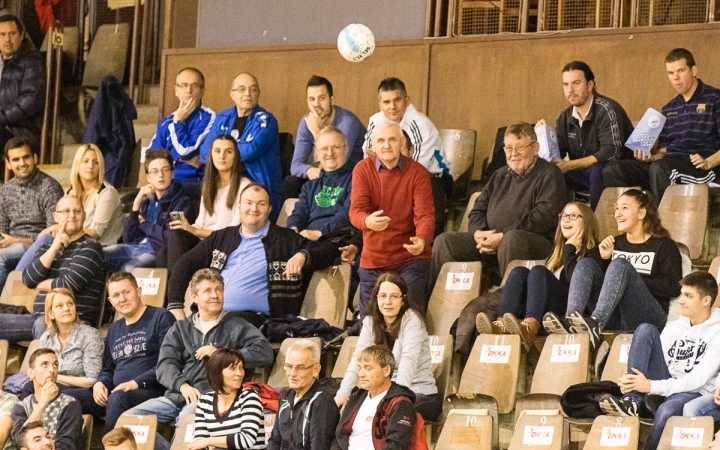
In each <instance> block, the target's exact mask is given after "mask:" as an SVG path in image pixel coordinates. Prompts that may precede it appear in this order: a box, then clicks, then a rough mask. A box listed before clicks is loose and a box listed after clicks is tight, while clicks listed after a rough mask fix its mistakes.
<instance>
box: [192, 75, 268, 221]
mask: <svg viewBox="0 0 720 450" xmlns="http://www.w3.org/2000/svg"><path fill="white" fill-rule="evenodd" d="M230 98H232V101H233V102H234V103H235V106H231V107H230V108H228V109H226V110H224V111H221V112H219V113H218V115H217V118H216V119H215V123H214V124H213V126H212V128H211V129H210V132H209V133H208V135H207V138H206V139H205V143H204V144H203V145H202V148H201V150H200V162H202V163H203V164H205V163H206V162H207V160H208V157H209V156H210V145H211V144H212V141H213V139H215V137H216V136H217V135H218V134H230V135H232V136H233V137H234V138H235V139H237V143H238V149H239V150H240V159H242V162H244V163H245V167H246V168H247V170H248V173H250V176H251V177H252V179H253V180H254V181H256V182H257V183H260V184H262V185H263V186H264V187H265V189H267V190H268V191H269V192H270V204H271V205H272V211H271V213H270V220H271V221H273V222H274V221H275V220H277V217H278V215H279V214H280V210H281V209H282V194H281V192H280V191H281V185H282V170H281V166H280V135H279V132H278V123H277V119H275V116H273V115H272V114H271V113H269V112H268V111H267V110H265V109H264V108H261V107H260V106H259V105H258V101H259V99H260V83H258V80H257V78H255V76H254V75H252V74H249V73H241V74H240V75H238V76H236V77H235V79H234V80H233V82H232V86H231V88H230Z"/></svg>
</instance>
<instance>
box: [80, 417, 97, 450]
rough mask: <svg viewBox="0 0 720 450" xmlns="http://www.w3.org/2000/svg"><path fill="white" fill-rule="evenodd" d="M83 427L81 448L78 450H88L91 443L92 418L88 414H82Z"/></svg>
mask: <svg viewBox="0 0 720 450" xmlns="http://www.w3.org/2000/svg"><path fill="white" fill-rule="evenodd" d="M82 418H83V426H82V445H83V446H82V447H81V449H80V450H90V444H91V442H92V432H93V423H94V420H93V416H92V415H90V414H83V415H82Z"/></svg>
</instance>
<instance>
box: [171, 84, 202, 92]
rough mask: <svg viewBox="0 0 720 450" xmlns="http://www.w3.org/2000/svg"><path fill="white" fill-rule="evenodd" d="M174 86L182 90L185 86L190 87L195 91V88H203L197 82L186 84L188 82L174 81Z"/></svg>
mask: <svg viewBox="0 0 720 450" xmlns="http://www.w3.org/2000/svg"><path fill="white" fill-rule="evenodd" d="M175 86H176V87H178V88H180V89H181V90H183V91H184V90H185V89H187V88H190V90H191V91H197V90H200V89H203V88H205V86H203V85H201V84H198V83H193V84H188V83H181V84H177V83H176V84H175Z"/></svg>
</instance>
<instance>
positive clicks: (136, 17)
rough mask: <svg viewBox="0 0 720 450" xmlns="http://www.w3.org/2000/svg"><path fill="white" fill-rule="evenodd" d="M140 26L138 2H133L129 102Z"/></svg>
mask: <svg viewBox="0 0 720 450" xmlns="http://www.w3.org/2000/svg"><path fill="white" fill-rule="evenodd" d="M139 26H140V0H135V11H134V15H133V28H132V45H131V46H130V81H129V84H130V85H129V86H128V95H129V96H130V99H131V100H133V101H134V100H135V97H134V95H133V94H134V92H135V80H136V72H137V41H138V32H139V30H138V27H139Z"/></svg>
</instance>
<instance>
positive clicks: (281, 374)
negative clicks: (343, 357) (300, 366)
mask: <svg viewBox="0 0 720 450" xmlns="http://www.w3.org/2000/svg"><path fill="white" fill-rule="evenodd" d="M298 339H300V338H287V339H285V340H284V341H283V342H282V345H280V350H279V351H278V354H277V357H276V358H275V364H274V365H273V368H272V371H271V372H270V377H269V378H268V381H267V384H269V385H270V386H272V387H273V388H275V389H277V390H280V389H281V388H284V387H288V382H287V376H286V375H285V368H284V365H285V358H286V357H287V352H288V349H289V348H290V346H291V345H292V343H293V342H295V341H297V340H298ZM308 339H310V340H312V341H315V343H316V344H317V345H318V347H321V346H322V342H321V340H320V338H319V337H313V338H308ZM321 348H322V347H321Z"/></svg>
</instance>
